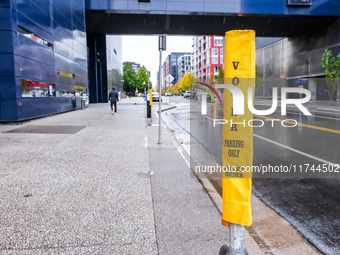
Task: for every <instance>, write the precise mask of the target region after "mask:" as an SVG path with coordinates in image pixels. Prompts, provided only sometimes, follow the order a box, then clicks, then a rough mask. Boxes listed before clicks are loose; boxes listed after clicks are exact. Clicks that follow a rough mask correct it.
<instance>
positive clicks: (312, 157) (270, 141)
mask: <svg viewBox="0 0 340 255" xmlns="http://www.w3.org/2000/svg"><path fill="white" fill-rule="evenodd" d="M253 136H255V137H257V138H260V139H262V140H264V141H266V142H269V143H272V144H275V145H278V146H281V147H283V148H285V149H287V150H291V151H293V152H296V153H299V154H301V155H303V156H305V157H308V158H311V159H314V160H317V161H320V162H323V163H325V164H328V165H336V163H332V162H330V161H327V160H324V159H322V158H319V157H316V156H313V155H310V154H308V153H305V152H302V151H300V150H297V149H294V148H292V147H289V146H286V145H284V144H281V143H278V142H275V141H273V140H270V139H268V138H265V137H263V136H260V135H257V134H253Z"/></svg>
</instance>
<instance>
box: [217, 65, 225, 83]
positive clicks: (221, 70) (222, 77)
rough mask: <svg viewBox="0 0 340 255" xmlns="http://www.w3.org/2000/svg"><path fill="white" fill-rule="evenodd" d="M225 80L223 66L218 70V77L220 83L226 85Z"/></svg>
mask: <svg viewBox="0 0 340 255" xmlns="http://www.w3.org/2000/svg"><path fill="white" fill-rule="evenodd" d="M223 79H224V71H223V68H222V66H219V68H218V75H217V80H218V83H221V84H222V83H224V82H223Z"/></svg>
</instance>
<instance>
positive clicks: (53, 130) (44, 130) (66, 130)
mask: <svg viewBox="0 0 340 255" xmlns="http://www.w3.org/2000/svg"><path fill="white" fill-rule="evenodd" d="M85 127H86V126H26V127H22V128H17V129H13V130H10V131H6V132H4V133H30V134H75V133H78V132H79V131H80V130H82V129H83V128H85Z"/></svg>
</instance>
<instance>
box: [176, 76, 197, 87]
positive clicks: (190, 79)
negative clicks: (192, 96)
mask: <svg viewBox="0 0 340 255" xmlns="http://www.w3.org/2000/svg"><path fill="white" fill-rule="evenodd" d="M194 83H195V76H194V75H193V74H192V73H187V74H184V75H183V78H182V80H181V82H180V85H179V87H178V89H179V90H182V91H186V90H190V85H191V84H194Z"/></svg>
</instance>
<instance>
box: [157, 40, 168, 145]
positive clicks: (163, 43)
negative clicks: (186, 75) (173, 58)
mask: <svg viewBox="0 0 340 255" xmlns="http://www.w3.org/2000/svg"><path fill="white" fill-rule="evenodd" d="M164 50H166V35H165V34H163V35H160V36H159V37H158V51H159V110H158V144H161V143H162V140H161V128H162V120H161V117H162V115H161V114H162V111H161V104H162V79H161V70H162V51H164Z"/></svg>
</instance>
